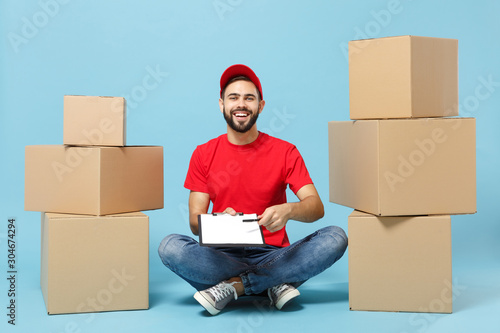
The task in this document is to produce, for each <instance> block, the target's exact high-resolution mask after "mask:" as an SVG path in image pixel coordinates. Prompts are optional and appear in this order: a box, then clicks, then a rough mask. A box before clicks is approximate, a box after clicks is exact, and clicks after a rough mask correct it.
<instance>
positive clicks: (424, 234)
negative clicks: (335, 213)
mask: <svg viewBox="0 0 500 333" xmlns="http://www.w3.org/2000/svg"><path fill="white" fill-rule="evenodd" d="M348 221H349V222H348V234H349V307H350V309H351V310H373V311H409V312H440V313H451V312H452V298H453V294H452V270H451V219H450V216H449V215H433V216H398V217H380V216H374V215H370V214H365V213H361V212H357V211H354V212H353V213H352V214H351V215H350V216H349V220H348Z"/></svg>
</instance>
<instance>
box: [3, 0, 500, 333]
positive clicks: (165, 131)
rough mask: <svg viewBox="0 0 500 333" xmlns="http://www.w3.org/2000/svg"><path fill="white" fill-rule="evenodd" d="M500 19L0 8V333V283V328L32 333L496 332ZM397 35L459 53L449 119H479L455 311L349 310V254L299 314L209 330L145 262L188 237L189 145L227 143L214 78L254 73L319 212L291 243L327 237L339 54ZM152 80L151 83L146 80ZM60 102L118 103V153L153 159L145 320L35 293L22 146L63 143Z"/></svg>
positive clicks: (188, 4) (423, 13)
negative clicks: (159, 164) (13, 287)
mask: <svg viewBox="0 0 500 333" xmlns="http://www.w3.org/2000/svg"><path fill="white" fill-rule="evenodd" d="M499 17H500V3H499V2H497V1H492V0H491V1H451V0H446V1H432V0H413V1H412V0H399V1H398V0H390V1H309V2H306V1H283V0H280V1H263V0H253V1H250V0H217V1H215V0H203V1H202V0H196V1H160V0H144V1H130V0H120V1H118V0H113V1H104V0H86V1H82V0H72V1H69V0H64V1H63V0H59V1H57V0H41V1H20V0H1V2H0V36H1V42H0V43H1V44H0V45H1V46H0V48H1V49H0V50H1V53H0V145H1V152H2V154H1V156H2V158H1V160H0V174H1V179H2V182H1V185H2V186H1V188H0V196H1V201H0V207H1V210H0V212H1V223H0V242H1V243H0V267H1V273H0V277H1V276H5V275H6V273H5V272H6V271H7V268H6V260H7V247H6V244H5V243H6V231H7V227H6V225H7V219H8V218H9V217H14V218H16V220H17V231H18V238H17V255H18V271H19V275H18V277H19V280H18V286H17V287H18V291H19V297H18V305H19V308H18V318H17V323H18V325H16V327H15V328H12V327H11V326H10V325H7V324H6V321H7V319H6V316H5V314H4V313H6V310H5V306H7V302H8V299H7V297H6V291H7V289H8V288H7V284H6V279H5V278H1V281H2V282H1V283H0V295H2V296H1V297H0V309H4V310H0V318H3V319H1V320H0V321H1V323H0V327H2V330H3V328H4V327H6V328H9V329H13V330H15V331H27V330H29V331H33V330H35V329H36V330H37V331H38V332H42V331H44V332H45V331H46V332H64V331H65V330H66V331H71V330H73V329H74V330H75V331H81V332H98V331H104V330H111V331H119V330H120V331H127V332H132V331H133V332H135V331H137V330H146V331H148V330H149V331H167V332H168V331H180V330H185V331H191V330H194V329H199V330H203V331H245V330H246V331H254V332H260V331H270V330H277V331H280V330H281V329H285V328H286V329H288V330H289V331H295V330H296V329H299V328H300V329H301V330H304V329H307V330H312V329H315V330H318V331H339V332H347V331H360V332H361V331H363V332H365V331H372V330H373V331H385V332H424V331H425V332H431V331H432V332H445V331H454V332H468V331H470V330H471V329H475V330H481V331H494V332H497V331H498V330H497V328H499V327H500V323H499V321H498V319H494V318H497V317H498V312H499V310H500V302H499V298H498V297H499V295H500V287H498V281H500V265H499V263H500V258H499V255H500V243H499V242H498V238H499V236H500V218H499V215H498V212H497V209H498V206H499V188H500V182H499V177H498V170H500V149H499V143H500V134H499V133H500V131H499V126H500V117H499V116H498V110H499V109H500V66H499V60H498V59H500V43H499V42H498V38H499V37H498V36H499V33H500V23H499V19H498V18H499ZM397 35H417V36H429V37H444V38H456V39H458V40H459V100H460V103H461V110H460V115H461V116H472V117H475V118H477V190H478V191H477V199H478V213H477V214H475V215H465V216H454V217H452V224H453V256H454V257H453V265H454V266H453V268H454V278H455V279H457V281H456V284H457V286H459V287H458V288H456V290H458V291H459V292H457V295H456V299H455V302H454V309H455V313H454V314H453V315H428V316H424V315H420V317H419V316H417V317H415V315H412V314H402V313H401V314H397V313H396V314H393V313H370V312H350V311H349V310H348V295H347V255H346V256H345V257H344V258H343V259H342V260H341V261H339V262H338V263H337V264H336V265H335V266H334V267H333V268H331V269H329V270H328V271H326V272H325V273H323V274H322V275H320V276H318V277H316V278H314V279H312V280H311V281H309V282H308V284H306V285H304V289H303V296H302V303H300V302H299V303H300V305H297V306H296V307H299V308H298V310H297V308H296V310H297V311H291V312H281V313H272V314H270V313H264V314H261V313H260V312H256V310H255V308H254V307H252V306H251V305H250V306H247V307H245V306H242V307H241V308H240V309H237V310H235V311H231V312H229V313H228V314H226V315H225V316H224V315H221V316H218V317H216V318H206V317H205V316H204V315H203V312H202V311H201V310H200V307H199V306H198V305H197V304H195V303H193V301H192V300H191V294H192V290H191V289H189V288H188V287H186V286H185V284H184V283H183V282H182V281H180V279H178V278H177V277H176V276H174V275H173V274H172V273H170V272H169V271H167V269H166V268H164V267H163V266H162V265H161V262H160V261H159V259H158V257H157V254H156V249H157V245H158V243H159V241H160V240H161V238H162V237H163V236H164V235H166V234H169V233H173V232H180V233H185V234H188V233H189V228H188V224H187V196H188V191H187V190H186V189H184V188H183V181H184V177H185V174H186V169H187V165H188V162H189V158H190V156H191V153H192V151H193V149H194V148H195V147H196V145H197V144H200V143H203V142H205V141H207V140H209V139H211V138H212V137H215V136H217V135H219V134H221V133H223V132H225V129H226V127H225V126H226V125H225V122H224V121H223V118H222V116H221V114H220V112H219V109H218V93H219V87H218V82H219V78H220V75H221V73H222V71H223V70H224V69H225V68H226V67H228V66H229V65H231V64H234V63H244V64H247V65H249V66H250V67H252V68H253V69H254V70H255V71H256V72H257V74H258V75H259V76H260V78H261V81H262V84H263V91H264V97H265V99H266V103H267V104H266V107H265V109H264V113H263V114H262V116H261V117H260V118H259V121H258V127H259V129H262V130H264V131H267V132H268V133H269V134H271V135H275V136H278V137H280V138H282V139H285V140H288V141H290V142H292V143H294V144H295V145H297V147H298V148H299V150H300V151H301V153H302V155H303V156H304V158H305V161H306V164H307V166H308V168H309V171H310V173H311V175H312V177H313V179H314V181H315V183H316V186H317V188H318V190H319V193H320V195H321V197H322V199H323V201H324V203H325V208H326V215H325V218H324V219H323V220H321V221H320V222H317V223H315V224H311V225H309V224H300V223H294V222H292V223H290V224H289V226H288V230H289V235H290V237H291V239H292V240H297V239H298V238H300V237H302V236H303V235H304V234H306V233H310V232H312V231H313V230H316V229H317V228H319V227H321V226H324V225H327V224H337V225H340V226H341V227H343V228H345V229H346V230H347V215H348V214H349V213H350V211H351V209H349V208H345V207H340V206H338V205H334V204H332V203H329V202H328V143H327V134H328V133H327V123H328V121H332V120H348V119H349V92H348V66H347V58H346V47H347V42H348V41H349V40H353V39H361V38H377V37H384V36H397ZM152 71H153V72H156V73H157V80H156V81H151V80H149V79H147V77H148V75H150V72H152ZM145 79H146V80H149V81H147V82H148V83H149V84H146V85H145V84H144V80H145ZM485 81H489V82H490V84H489V85H485V84H484V82H485ZM478 91H479V92H480V94H478ZM66 94H77V95H106V96H125V97H126V98H127V102H128V119H127V122H128V123H127V144H128V145H162V146H164V153H165V170H164V171H165V208H164V209H163V210H158V211H150V212H146V213H147V214H148V215H149V216H150V235H151V237H150V266H151V267H150V282H151V283H150V294H151V309H150V310H148V311H133V312H116V313H104V314H98V315H96V316H93V317H90V316H88V315H61V316H47V315H46V314H45V307H44V304H43V299H42V295H41V292H40V290H39V268H40V263H39V260H40V253H39V248H40V224H39V219H40V214H39V213H36V212H24V210H23V209H24V203H23V197H24V146H25V145H41V144H62V126H63V95H66ZM485 94H486V95H487V96H485ZM284 115H285V116H284ZM74 196H75V199H76V198H77V197H78V193H77V192H75V193H74ZM249 308H250V309H249ZM252 316H253V317H252ZM243 322H244V323H246V324H245V325H246V326H242V325H243V324H242V323H243ZM478 325H485V326H484V327H482V328H480V327H478ZM183 328H184V329H183ZM188 328H191V329H188Z"/></svg>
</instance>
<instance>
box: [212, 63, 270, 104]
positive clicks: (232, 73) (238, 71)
mask: <svg viewBox="0 0 500 333" xmlns="http://www.w3.org/2000/svg"><path fill="white" fill-rule="evenodd" d="M240 75H243V76H246V77H248V78H249V79H250V81H252V83H253V84H255V86H256V87H257V90H259V93H260V98H261V99H264V97H263V95H262V86H261V85H260V80H259V78H258V77H257V75H255V73H254V72H253V70H252V69H250V67H248V66H245V65H232V66H230V67H228V68H227V69H226V70H225V71H224V73H222V76H221V77H220V96H221V97H222V89H224V87H226V85H227V83H228V82H229V80H231V79H232V78H233V77H236V76H240Z"/></svg>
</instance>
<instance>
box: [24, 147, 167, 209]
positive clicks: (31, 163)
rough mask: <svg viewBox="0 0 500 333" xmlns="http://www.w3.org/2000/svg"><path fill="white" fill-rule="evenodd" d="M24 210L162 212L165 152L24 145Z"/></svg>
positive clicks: (131, 148) (146, 149)
mask: <svg viewBox="0 0 500 333" xmlns="http://www.w3.org/2000/svg"><path fill="white" fill-rule="evenodd" d="M25 158H26V159H25V206H24V208H25V210H32V211H40V212H56V213H69V214H91V215H106V214H117V213H125V212H135V211H141V210H149V209H160V208H163V147H159V146H137V147H136V146H128V147H69V146H62V145H47V146H26V156H25Z"/></svg>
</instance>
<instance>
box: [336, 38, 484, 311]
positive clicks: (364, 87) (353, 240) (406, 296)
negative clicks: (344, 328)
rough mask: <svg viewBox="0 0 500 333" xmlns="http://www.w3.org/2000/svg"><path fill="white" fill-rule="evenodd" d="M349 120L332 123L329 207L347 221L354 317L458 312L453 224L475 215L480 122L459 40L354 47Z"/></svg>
mask: <svg viewBox="0 0 500 333" xmlns="http://www.w3.org/2000/svg"><path fill="white" fill-rule="evenodd" d="M349 95H350V118H351V119H352V120H353V121H332V122H329V124H328V132H329V163H330V201H331V202H334V203H338V204H341V205H345V206H348V207H351V208H354V209H355V210H354V211H353V212H352V214H351V215H350V216H349V218H348V234H349V306H350V309H351V310H374V311H409V312H440V313H450V312H451V311H452V298H453V291H452V265H451V219H450V215H453V214H472V213H475V212H476V166H475V160H476V158H475V119H473V118H459V117H455V116H458V41H457V40H454V39H444V38H430V37H417V36H399V37H386V38H379V39H369V40H357V41H351V42H350V43H349Z"/></svg>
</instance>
